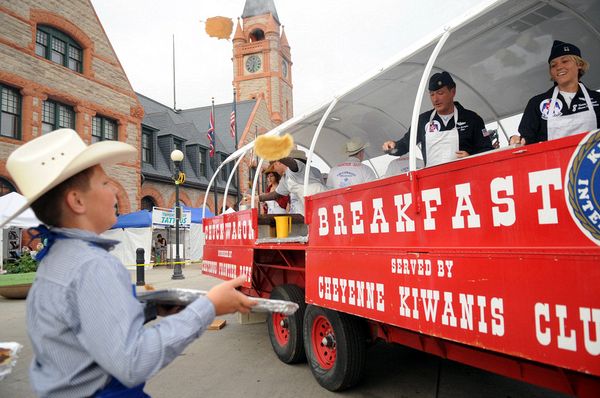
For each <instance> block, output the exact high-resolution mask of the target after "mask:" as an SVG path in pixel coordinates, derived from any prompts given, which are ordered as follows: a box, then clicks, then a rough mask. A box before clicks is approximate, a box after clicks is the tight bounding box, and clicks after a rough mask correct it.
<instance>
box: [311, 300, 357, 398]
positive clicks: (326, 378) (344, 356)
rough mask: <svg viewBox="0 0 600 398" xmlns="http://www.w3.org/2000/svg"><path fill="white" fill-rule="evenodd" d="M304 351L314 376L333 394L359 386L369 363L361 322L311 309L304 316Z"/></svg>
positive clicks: (350, 317) (326, 310)
mask: <svg viewBox="0 0 600 398" xmlns="http://www.w3.org/2000/svg"><path fill="white" fill-rule="evenodd" d="M304 347H305V349H306V357H307V358H308V363H309V365H310V369H311V371H312V373H313V376H314V377H315V379H317V381H318V382H319V384H320V385H321V386H322V387H324V388H326V389H328V390H329V391H341V390H344V389H346V388H349V387H352V386H354V385H356V384H357V383H358V382H359V381H360V379H361V378H362V376H363V373H364V368H365V359H366V351H367V346H366V328H365V324H364V323H363V322H361V321H360V320H359V319H358V318H356V317H353V316H351V315H348V314H344V313H340V312H337V311H332V310H328V309H325V308H321V307H317V306H314V305H309V306H308V307H307V308H306V314H305V315H304Z"/></svg>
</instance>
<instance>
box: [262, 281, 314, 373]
mask: <svg viewBox="0 0 600 398" xmlns="http://www.w3.org/2000/svg"><path fill="white" fill-rule="evenodd" d="M271 298H272V299H275V300H287V301H292V302H294V303H297V304H298V306H299V308H298V311H296V313H294V315H290V316H284V315H282V314H273V313H270V314H269V316H268V318H267V327H268V329H269V339H270V340H271V345H272V346H273V351H275V354H277V357H278V358H279V360H280V361H281V362H284V363H298V362H304V361H306V354H305V353H304V339H303V338H302V322H303V321H304V311H305V310H306V303H305V301H304V290H303V289H301V288H300V287H298V286H296V285H281V286H277V287H276V288H275V289H273V291H272V292H271ZM282 323H283V325H282Z"/></svg>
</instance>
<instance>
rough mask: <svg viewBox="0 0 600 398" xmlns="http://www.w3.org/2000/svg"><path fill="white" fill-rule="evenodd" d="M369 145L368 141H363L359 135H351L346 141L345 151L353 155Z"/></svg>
mask: <svg viewBox="0 0 600 398" xmlns="http://www.w3.org/2000/svg"><path fill="white" fill-rule="evenodd" d="M368 146H369V143H368V142H364V141H363V139H362V138H360V137H353V138H351V139H350V140H349V141H348V142H346V153H347V154H348V155H350V156H352V155H355V154H357V153H359V152H360V151H362V150H363V149H365V148H367V147H368Z"/></svg>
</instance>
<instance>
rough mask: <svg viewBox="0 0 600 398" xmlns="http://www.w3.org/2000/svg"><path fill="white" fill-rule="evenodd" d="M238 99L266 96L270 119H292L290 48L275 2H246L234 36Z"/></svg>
mask: <svg viewBox="0 0 600 398" xmlns="http://www.w3.org/2000/svg"><path fill="white" fill-rule="evenodd" d="M233 84H234V86H235V88H236V92H237V100H238V101H243V100H248V99H254V98H258V96H259V95H260V94H262V95H264V98H265V101H266V103H267V107H268V109H269V113H270V117H271V120H272V121H273V122H274V123H276V124H279V123H281V122H283V121H286V120H288V119H290V118H291V117H292V116H293V104H292V61H291V53H290V45H289V44H288V41H287V38H286V36H285V31H284V28H283V26H282V25H281V23H280V22H279V17H278V16H277V10H276V9H275V4H274V3H273V0H246V4H245V5H244V12H243V14H242V18H241V20H240V19H238V22H237V26H236V30H235V35H234V37H233Z"/></svg>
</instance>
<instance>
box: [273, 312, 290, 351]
mask: <svg viewBox="0 0 600 398" xmlns="http://www.w3.org/2000/svg"><path fill="white" fill-rule="evenodd" d="M272 319H273V331H274V332H275V339H277V342H278V343H279V345H280V346H282V347H283V346H285V345H286V344H287V343H288V341H290V329H289V328H288V324H289V321H288V318H287V316H285V315H283V314H279V313H274V314H273V316H272Z"/></svg>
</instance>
